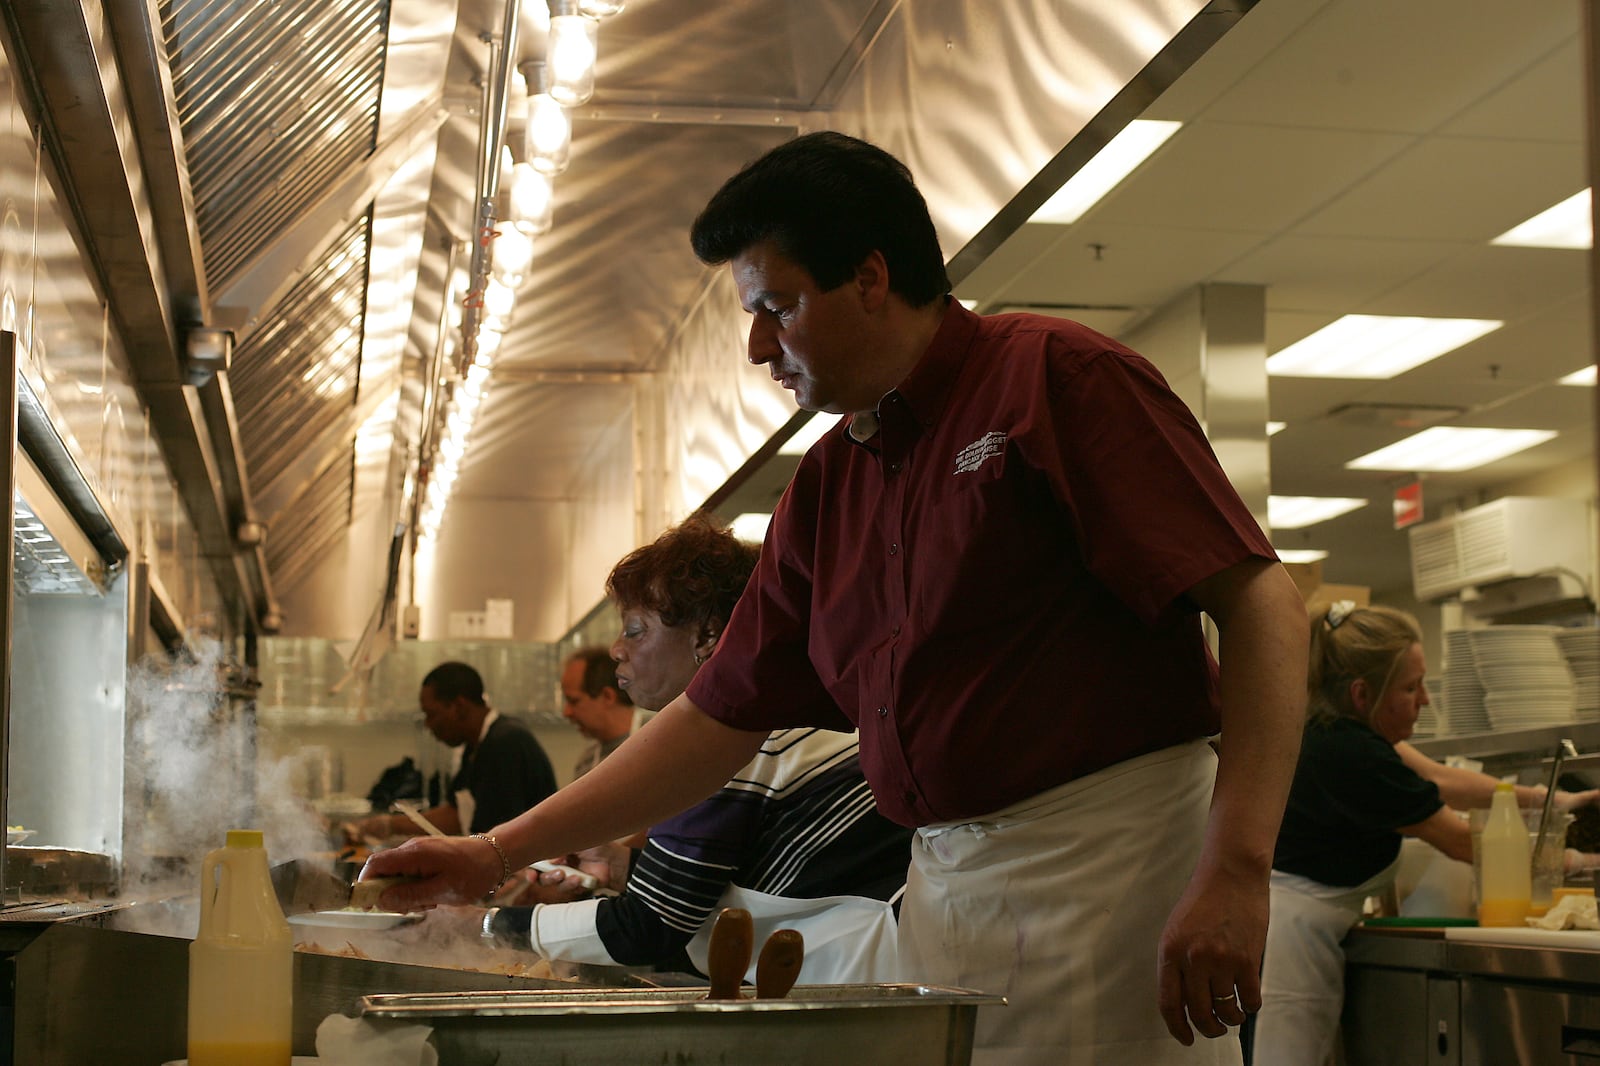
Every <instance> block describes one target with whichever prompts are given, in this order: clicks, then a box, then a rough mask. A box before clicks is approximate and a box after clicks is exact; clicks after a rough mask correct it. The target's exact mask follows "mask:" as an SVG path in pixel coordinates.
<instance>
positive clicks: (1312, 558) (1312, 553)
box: [1278, 548, 1328, 563]
mask: <svg viewBox="0 0 1600 1066" xmlns="http://www.w3.org/2000/svg"><path fill="white" fill-rule="evenodd" d="M1327 557H1328V553H1327V552H1325V551H1323V550H1322V549H1321V548H1279V549H1278V561H1279V562H1281V563H1320V562H1321V561H1322V560H1324V559H1326V558H1327Z"/></svg>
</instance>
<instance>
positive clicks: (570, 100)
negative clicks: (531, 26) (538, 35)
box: [545, 0, 600, 107]
mask: <svg viewBox="0 0 1600 1066" xmlns="http://www.w3.org/2000/svg"><path fill="white" fill-rule="evenodd" d="M599 28H600V24H599V23H597V22H596V21H595V20H594V19H592V18H589V17H588V16H586V15H581V14H579V13H578V6H577V4H576V3H574V2H573V0H551V3H550V36H549V38H548V40H549V45H548V48H547V50H546V52H545V62H546V63H547V64H549V67H550V95H551V96H553V97H555V99H556V102H557V103H559V104H561V105H562V106H563V107H577V106H578V105H579V104H584V103H588V101H589V97H591V96H593V95H594V63H595V57H596V55H597V54H598V51H599V36H600V35H599Z"/></svg>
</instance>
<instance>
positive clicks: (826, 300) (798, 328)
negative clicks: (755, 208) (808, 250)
mask: <svg viewBox="0 0 1600 1066" xmlns="http://www.w3.org/2000/svg"><path fill="white" fill-rule="evenodd" d="M730 266H731V267H732V269H733V280H734V283H735V284H736V285H738V287H739V303H740V304H741V305H742V306H743V307H744V309H745V310H746V311H748V312H749V313H750V314H751V316H752V317H753V321H752V322H751V323H750V339H749V342H748V357H749V359H750V362H752V363H754V364H755V365H756V366H765V367H766V368H767V371H768V372H769V373H770V374H771V375H772V380H774V381H776V382H778V384H780V385H782V386H783V387H784V388H786V389H788V390H789V391H790V392H793V393H794V401H795V403H796V404H798V405H799V406H800V407H802V408H804V409H805V410H808V411H827V412H830V413H832V414H851V413H854V412H856V411H868V410H871V409H872V408H873V407H874V406H875V405H876V404H877V402H878V400H879V398H880V397H878V396H877V395H873V394H872V391H871V390H870V389H869V388H867V387H865V382H864V378H863V374H862V362H863V360H864V358H866V357H867V356H868V354H869V353H866V352H864V351H863V348H864V347H865V339H866V336H867V334H866V332H865V328H864V327H865V325H866V318H865V314H864V309H863V307H862V304H861V299H860V290H859V288H858V286H857V284H856V282H855V281H854V280H852V281H847V282H845V283H844V284H843V285H840V286H838V287H837V288H834V289H831V290H829V291H828V292H822V291H821V290H820V289H818V288H817V283H816V282H815V281H814V280H812V277H811V275H810V273H808V272H807V271H806V270H805V268H803V267H801V266H800V265H799V264H797V263H795V262H793V261H792V260H790V259H788V258H787V257H785V256H784V255H783V254H782V253H781V252H779V251H778V250H777V248H776V246H775V245H774V244H773V243H772V242H771V241H763V242H761V243H759V244H755V245H752V246H751V247H750V248H748V249H746V250H745V251H744V252H743V253H741V254H740V255H738V256H735V257H734V259H733V261H732V262H731V264H730Z"/></svg>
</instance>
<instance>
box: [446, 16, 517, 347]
mask: <svg viewBox="0 0 1600 1066" xmlns="http://www.w3.org/2000/svg"><path fill="white" fill-rule="evenodd" d="M521 20H522V0H506V7H505V14H504V17H503V19H502V21H501V27H500V37H499V40H498V41H497V40H496V39H495V38H494V37H492V36H490V35H488V34H485V35H484V41H485V42H486V43H487V44H488V46H489V74H488V77H486V78H485V79H484V87H483V95H484V102H483V112H482V115H481V116H480V121H479V123H478V174H477V185H476V189H477V194H478V202H477V205H476V207H475V209H474V214H475V217H474V219H473V237H472V259H471V261H470V266H469V270H468V275H467V278H468V280H467V298H466V303H465V306H464V308H463V313H462V316H461V326H462V336H463V338H464V342H465V343H463V345H462V349H461V355H462V365H463V367H464V366H465V365H466V364H467V363H469V362H471V359H472V356H473V354H474V353H475V349H476V348H477V339H476V338H477V332H478V330H477V327H478V322H479V321H480V319H481V318H482V315H483V292H484V288H485V286H486V285H487V284H488V281H489V251H490V246H491V242H492V241H493V240H494V224H495V197H496V196H497V195H499V192H500V152H501V149H502V148H504V147H505V139H506V112H507V110H508V100H509V98H510V96H511V75H512V72H513V71H514V70H515V69H516V66H517V48H518V36H519V24H520V22H521ZM446 284H447V285H448V284H449V282H448V280H447V281H446Z"/></svg>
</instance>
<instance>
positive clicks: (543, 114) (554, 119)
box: [521, 63, 592, 174]
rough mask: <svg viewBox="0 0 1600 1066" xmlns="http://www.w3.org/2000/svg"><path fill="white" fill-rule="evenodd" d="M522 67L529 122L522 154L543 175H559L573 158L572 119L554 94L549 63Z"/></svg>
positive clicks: (524, 130) (524, 131)
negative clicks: (526, 89)
mask: <svg viewBox="0 0 1600 1066" xmlns="http://www.w3.org/2000/svg"><path fill="white" fill-rule="evenodd" d="M521 69H522V70H523V72H524V75H523V76H524V77H526V78H527V79H528V124H527V126H525V127H524V128H523V153H522V157H523V158H524V159H526V160H527V161H528V162H529V163H531V164H533V169H535V170H537V171H538V172H539V173H541V174H559V173H561V172H562V171H563V170H566V169H567V163H568V162H570V161H571V159H572V119H571V117H569V116H568V115H567V111H566V108H564V107H562V106H561V102H560V101H559V100H557V99H556V98H555V97H554V96H551V95H550V85H551V77H550V67H549V66H548V65H546V64H544V63H529V64H526V65H525V66H524V67H523V68H521ZM591 77H592V75H591Z"/></svg>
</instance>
